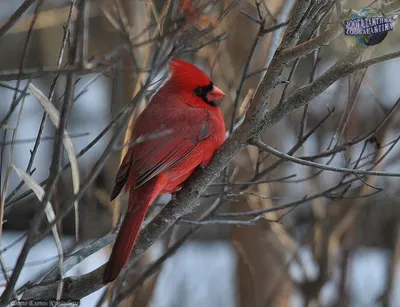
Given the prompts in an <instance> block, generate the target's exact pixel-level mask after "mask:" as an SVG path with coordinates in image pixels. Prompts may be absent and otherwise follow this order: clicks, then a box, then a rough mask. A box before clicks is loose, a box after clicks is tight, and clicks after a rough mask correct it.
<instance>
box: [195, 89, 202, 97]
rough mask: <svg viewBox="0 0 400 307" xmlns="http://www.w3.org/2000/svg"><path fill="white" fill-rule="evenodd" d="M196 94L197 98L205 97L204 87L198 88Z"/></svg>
mask: <svg viewBox="0 0 400 307" xmlns="http://www.w3.org/2000/svg"><path fill="white" fill-rule="evenodd" d="M194 93H195V94H196V96H200V97H201V96H203V95H204V88H202V87H198V88H196V89H195V90H194Z"/></svg>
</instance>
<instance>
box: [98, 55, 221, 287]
mask: <svg viewBox="0 0 400 307" xmlns="http://www.w3.org/2000/svg"><path fill="white" fill-rule="evenodd" d="M169 67H170V70H171V75H170V77H169V79H168V80H167V81H166V82H165V83H164V85H163V86H162V87H161V88H160V89H159V90H158V92H157V93H156V94H155V95H154V96H153V97H152V98H151V100H150V103H149V105H148V106H147V108H146V109H145V110H144V111H143V112H142V113H141V114H140V116H139V117H138V119H137V121H136V123H135V125H134V127H133V131H132V139H131V141H135V140H136V139H137V138H138V137H141V136H142V137H144V139H146V136H149V135H151V134H153V135H154V133H156V132H157V131H160V130H161V131H162V130H163V129H166V130H167V131H170V133H169V134H167V135H165V136H163V137H159V138H151V137H149V138H148V140H147V141H144V142H140V143H137V144H136V145H135V146H133V147H131V148H129V150H128V152H127V153H126V155H125V157H124V159H123V161H122V163H121V165H120V167H119V170H118V173H117V176H116V179H115V186H114V189H113V191H112V193H111V197H110V199H111V200H113V199H114V198H116V197H117V196H118V194H119V193H120V192H121V190H122V188H123V187H124V186H125V189H126V191H129V204H128V210H127V212H126V214H125V217H124V220H123V222H122V224H121V228H120V230H119V233H118V236H117V239H116V241H115V244H114V247H113V250H112V252H111V256H110V260H109V261H108V263H107V266H106V269H105V272H104V275H103V283H104V284H107V283H109V282H111V281H113V280H115V279H116V278H117V276H118V275H119V273H120V272H121V270H122V268H123V267H124V266H125V264H126V263H127V262H128V259H129V256H130V254H131V252H132V250H133V246H134V244H135V241H136V238H137V236H138V234H139V230H140V225H141V224H142V222H143V220H144V218H145V216H146V212H147V209H148V208H149V206H150V204H151V203H152V202H153V201H154V200H155V199H156V197H157V196H158V195H159V194H164V193H174V192H175V191H177V190H178V189H179V188H180V187H181V186H182V184H183V183H184V182H185V181H186V180H187V179H188V178H189V176H190V175H191V174H192V173H193V172H194V171H195V169H196V168H197V167H198V166H200V165H202V166H204V165H207V164H208V163H209V161H210V160H211V157H212V155H213V154H214V152H215V151H216V150H217V148H219V147H220V145H221V144H222V143H223V142H224V140H225V124H224V119H223V117H222V113H221V110H220V108H219V107H218V106H217V104H216V101H217V100H219V99H221V98H222V97H224V96H225V94H224V93H223V92H222V91H221V90H220V89H219V88H218V87H216V86H215V85H214V84H213V83H212V82H211V80H210V78H209V77H208V76H207V74H205V73H204V72H203V71H202V70H201V69H199V68H198V67H196V66H194V65H192V64H190V63H188V62H185V61H183V60H180V59H172V60H170V62H169Z"/></svg>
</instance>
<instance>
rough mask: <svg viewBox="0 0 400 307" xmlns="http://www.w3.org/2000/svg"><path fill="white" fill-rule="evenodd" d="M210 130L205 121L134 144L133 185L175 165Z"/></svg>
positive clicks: (139, 184) (207, 134) (206, 135)
mask: <svg viewBox="0 0 400 307" xmlns="http://www.w3.org/2000/svg"><path fill="white" fill-rule="evenodd" d="M210 130H211V129H210V126H209V123H208V122H207V121H205V122H203V123H196V124H195V125H189V126H187V127H185V128H175V129H173V130H172V132H171V134H169V135H166V136H163V137H160V138H156V139H153V140H149V141H147V142H143V143H140V144H138V145H136V146H135V147H134V154H133V160H134V162H133V165H134V168H135V177H136V180H135V187H139V186H141V185H142V184H144V183H145V182H147V181H148V180H150V179H151V178H153V177H155V176H157V175H158V174H160V173H162V172H164V171H165V170H167V169H169V168H171V167H173V166H174V165H176V164H177V163H178V162H179V161H181V160H182V159H183V158H185V157H186V156H187V155H188V154H190V153H191V152H192V151H193V150H194V149H195V148H196V147H197V146H198V145H199V144H200V141H201V140H203V139H205V138H207V137H208V136H209V135H210V133H211V131H210Z"/></svg>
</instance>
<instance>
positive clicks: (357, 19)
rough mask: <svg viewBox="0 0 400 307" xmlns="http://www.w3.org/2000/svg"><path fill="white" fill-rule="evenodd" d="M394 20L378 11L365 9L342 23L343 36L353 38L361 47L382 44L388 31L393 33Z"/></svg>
mask: <svg viewBox="0 0 400 307" xmlns="http://www.w3.org/2000/svg"><path fill="white" fill-rule="evenodd" d="M394 19H395V17H391V16H385V14H384V13H383V12H382V11H380V10H378V9H374V8H365V9H362V10H361V11H358V12H357V13H355V14H354V15H353V16H352V18H351V19H349V20H346V21H345V22H344V25H345V34H346V35H351V36H354V37H355V38H356V39H357V42H358V43H360V44H362V45H365V46H373V45H376V44H379V43H380V42H382V41H383V40H384V39H385V38H386V36H387V34H388V32H389V31H393V29H394Z"/></svg>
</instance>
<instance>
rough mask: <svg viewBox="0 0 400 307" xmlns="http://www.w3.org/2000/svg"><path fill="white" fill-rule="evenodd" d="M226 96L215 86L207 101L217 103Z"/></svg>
mask: <svg viewBox="0 0 400 307" xmlns="http://www.w3.org/2000/svg"><path fill="white" fill-rule="evenodd" d="M224 96H225V93H224V92H223V91H221V90H220V89H219V88H218V87H216V86H215V85H214V86H213V89H212V90H211V91H209V92H208V94H207V100H208V101H215V100H218V99H221V98H223V97H224Z"/></svg>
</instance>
